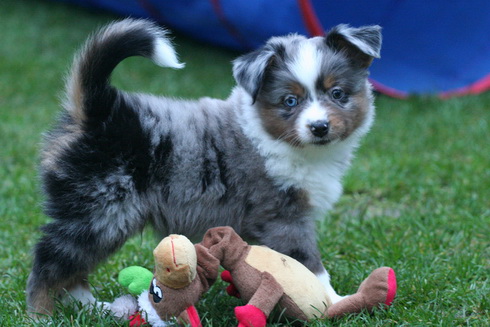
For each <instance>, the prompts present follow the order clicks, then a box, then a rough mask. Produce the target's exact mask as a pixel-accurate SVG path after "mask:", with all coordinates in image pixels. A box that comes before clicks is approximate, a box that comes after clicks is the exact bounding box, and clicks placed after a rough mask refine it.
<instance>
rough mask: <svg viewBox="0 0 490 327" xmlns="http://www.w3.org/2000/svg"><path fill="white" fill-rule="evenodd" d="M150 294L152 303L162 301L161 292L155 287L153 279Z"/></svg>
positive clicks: (155, 282) (155, 283)
mask: <svg viewBox="0 0 490 327" xmlns="http://www.w3.org/2000/svg"><path fill="white" fill-rule="evenodd" d="M150 294H151V295H153V302H155V303H158V302H160V301H161V300H163V292H162V289H161V288H160V287H158V286H157V281H156V279H155V278H153V280H152V282H151V286H150Z"/></svg>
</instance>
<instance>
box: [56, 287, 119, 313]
mask: <svg viewBox="0 0 490 327" xmlns="http://www.w3.org/2000/svg"><path fill="white" fill-rule="evenodd" d="M68 293H69V294H70V296H71V298H65V303H66V300H68V301H70V300H75V301H79V302H80V303H81V304H82V305H83V306H95V307H97V308H99V309H102V310H107V311H110V309H111V304H110V303H109V302H102V301H97V300H96V299H95V297H94V296H93V295H92V292H90V290H89V289H88V288H86V287H84V286H82V285H77V286H75V287H74V288H72V289H70V290H69V291H68Z"/></svg>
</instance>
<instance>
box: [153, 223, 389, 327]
mask: <svg viewBox="0 0 490 327" xmlns="http://www.w3.org/2000/svg"><path fill="white" fill-rule="evenodd" d="M154 256H155V267H156V268H155V278H154V279H153V281H152V285H151V286H150V292H149V296H148V299H149V300H150V304H151V307H152V308H151V310H152V311H153V310H154V311H155V312H156V314H157V315H158V317H160V319H162V320H169V319H170V318H171V317H181V318H182V317H183V318H184V320H185V321H186V322H188V323H189V317H188V313H189V312H190V311H189V308H190V307H192V306H193V305H194V304H195V303H196V302H197V301H198V300H199V298H200V297H201V295H202V294H203V293H204V292H206V291H207V290H208V289H209V287H210V286H211V285H212V284H213V283H214V281H215V280H216V278H217V275H218V271H219V266H220V265H221V266H222V267H223V268H225V269H226V270H227V271H229V273H230V274H231V277H230V282H232V283H233V284H232V285H233V287H234V288H236V290H237V291H238V293H239V295H240V297H241V298H242V299H243V300H244V301H245V302H246V304H247V305H246V306H244V307H237V308H235V315H236V316H237V318H238V320H239V326H254V327H260V326H265V324H266V319H267V317H269V315H270V313H271V311H272V310H273V309H274V308H275V307H276V306H279V307H280V309H281V310H283V312H284V314H285V315H286V316H289V317H292V318H295V319H300V320H311V319H315V318H327V317H328V318H332V317H335V316H340V315H343V314H347V313H355V312H360V311H362V310H371V309H373V308H374V307H376V306H378V305H380V304H386V305H390V304H391V302H392V301H393V298H394V297H395V294H396V277H395V275H394V272H393V269H391V268H388V267H383V268H378V269H376V270H375V271H373V272H372V273H371V275H370V276H369V277H368V278H367V279H366V280H364V282H363V283H362V284H361V286H360V287H359V289H358V291H357V293H355V294H353V295H350V296H347V297H345V298H344V299H342V300H340V301H338V302H336V303H334V304H333V303H332V301H331V299H330V298H329V296H328V294H327V292H326V290H325V288H324V287H323V285H322V284H321V282H320V281H319V280H318V279H317V278H316V276H315V275H314V274H313V273H312V272H311V271H310V270H308V269H307V268H306V267H305V266H304V265H302V264H301V263H299V262H298V261H296V260H294V259H292V258H291V257H288V256H286V255H283V254H281V253H279V252H276V251H274V250H271V249H269V248H267V247H263V246H255V245H249V244H247V243H246V242H245V241H243V240H242V238H241V237H240V236H238V234H237V233H236V232H235V231H234V230H233V229H232V228H230V227H217V228H212V229H209V230H208V231H207V232H206V234H205V235H204V237H203V240H202V242H201V243H199V244H196V245H193V244H192V243H191V242H190V241H189V240H188V239H187V238H185V237H184V236H182V235H170V236H169V237H167V238H165V239H164V240H163V241H162V242H161V243H160V244H159V245H158V247H157V248H156V249H155V251H154ZM196 316H197V314H196ZM191 318H192V317H191ZM196 319H197V320H196ZM191 320H192V319H191ZM193 321H194V323H193V322H192V321H190V323H191V326H192V327H195V326H200V323H199V319H198V317H197V318H196V317H194V320H193ZM196 321H197V322H196Z"/></svg>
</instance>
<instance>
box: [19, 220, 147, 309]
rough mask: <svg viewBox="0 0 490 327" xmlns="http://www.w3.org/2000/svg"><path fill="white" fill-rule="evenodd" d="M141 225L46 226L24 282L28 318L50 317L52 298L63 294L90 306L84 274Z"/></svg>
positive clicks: (58, 223) (59, 222)
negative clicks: (113, 227) (116, 227)
mask: <svg viewBox="0 0 490 327" xmlns="http://www.w3.org/2000/svg"><path fill="white" fill-rule="evenodd" d="M143 225H144V222H143V221H142V223H141V226H140V227H139V228H136V229H135V228H131V227H129V226H127V229H123V228H121V229H117V230H116V229H113V230H110V228H111V227H109V226H107V227H105V228H104V227H103V226H102V225H101V224H100V222H99V223H94V222H93V221H88V222H87V221H83V220H81V221H78V220H71V221H63V220H56V221H54V222H52V223H50V224H48V225H46V226H45V227H44V228H43V230H44V232H45V234H44V236H43V237H42V238H41V240H40V241H39V242H38V244H37V245H36V247H35V249H34V264H33V268H32V272H31V274H30V276H29V279H28V282H27V290H26V293H27V294H26V296H27V308H28V312H29V313H30V315H31V316H33V317H34V318H39V317H40V316H41V315H51V314H52V312H53V309H54V298H55V297H59V296H62V295H64V294H65V293H66V291H68V292H71V294H72V295H71V297H73V298H75V299H76V300H78V301H80V302H82V304H92V303H94V301H95V298H94V297H93V296H92V294H91V293H90V289H89V285H88V281H87V278H88V274H89V273H90V272H91V271H92V270H93V269H94V268H95V267H96V265H97V264H98V263H99V262H101V261H103V260H104V259H106V258H107V257H108V256H109V255H111V254H112V253H114V252H115V251H116V250H117V249H119V248H120V247H121V246H122V245H123V244H124V242H125V241H126V240H127V239H128V238H129V237H130V236H131V235H133V234H134V233H136V232H138V231H140V230H141V229H142V228H143ZM133 227H134V226H133ZM116 231H117V232H116Z"/></svg>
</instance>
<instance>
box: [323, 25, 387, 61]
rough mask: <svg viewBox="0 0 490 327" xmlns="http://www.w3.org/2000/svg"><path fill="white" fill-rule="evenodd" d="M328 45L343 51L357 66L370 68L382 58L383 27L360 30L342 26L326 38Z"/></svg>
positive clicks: (338, 26) (363, 27)
mask: <svg viewBox="0 0 490 327" xmlns="http://www.w3.org/2000/svg"><path fill="white" fill-rule="evenodd" d="M325 38H326V42H327V45H328V46H329V47H330V48H332V49H334V50H336V51H343V52H345V53H346V55H347V57H348V58H349V59H350V60H351V62H352V63H353V64H355V65H358V66H360V67H362V68H368V67H369V66H370V65H371V63H372V61H373V59H374V58H380V50H381V27H380V26H378V25H372V26H362V27H359V28H354V27H350V26H349V25H345V24H341V25H337V26H335V27H334V28H332V29H331V30H330V31H329V32H328V33H327V35H326V36H325Z"/></svg>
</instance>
